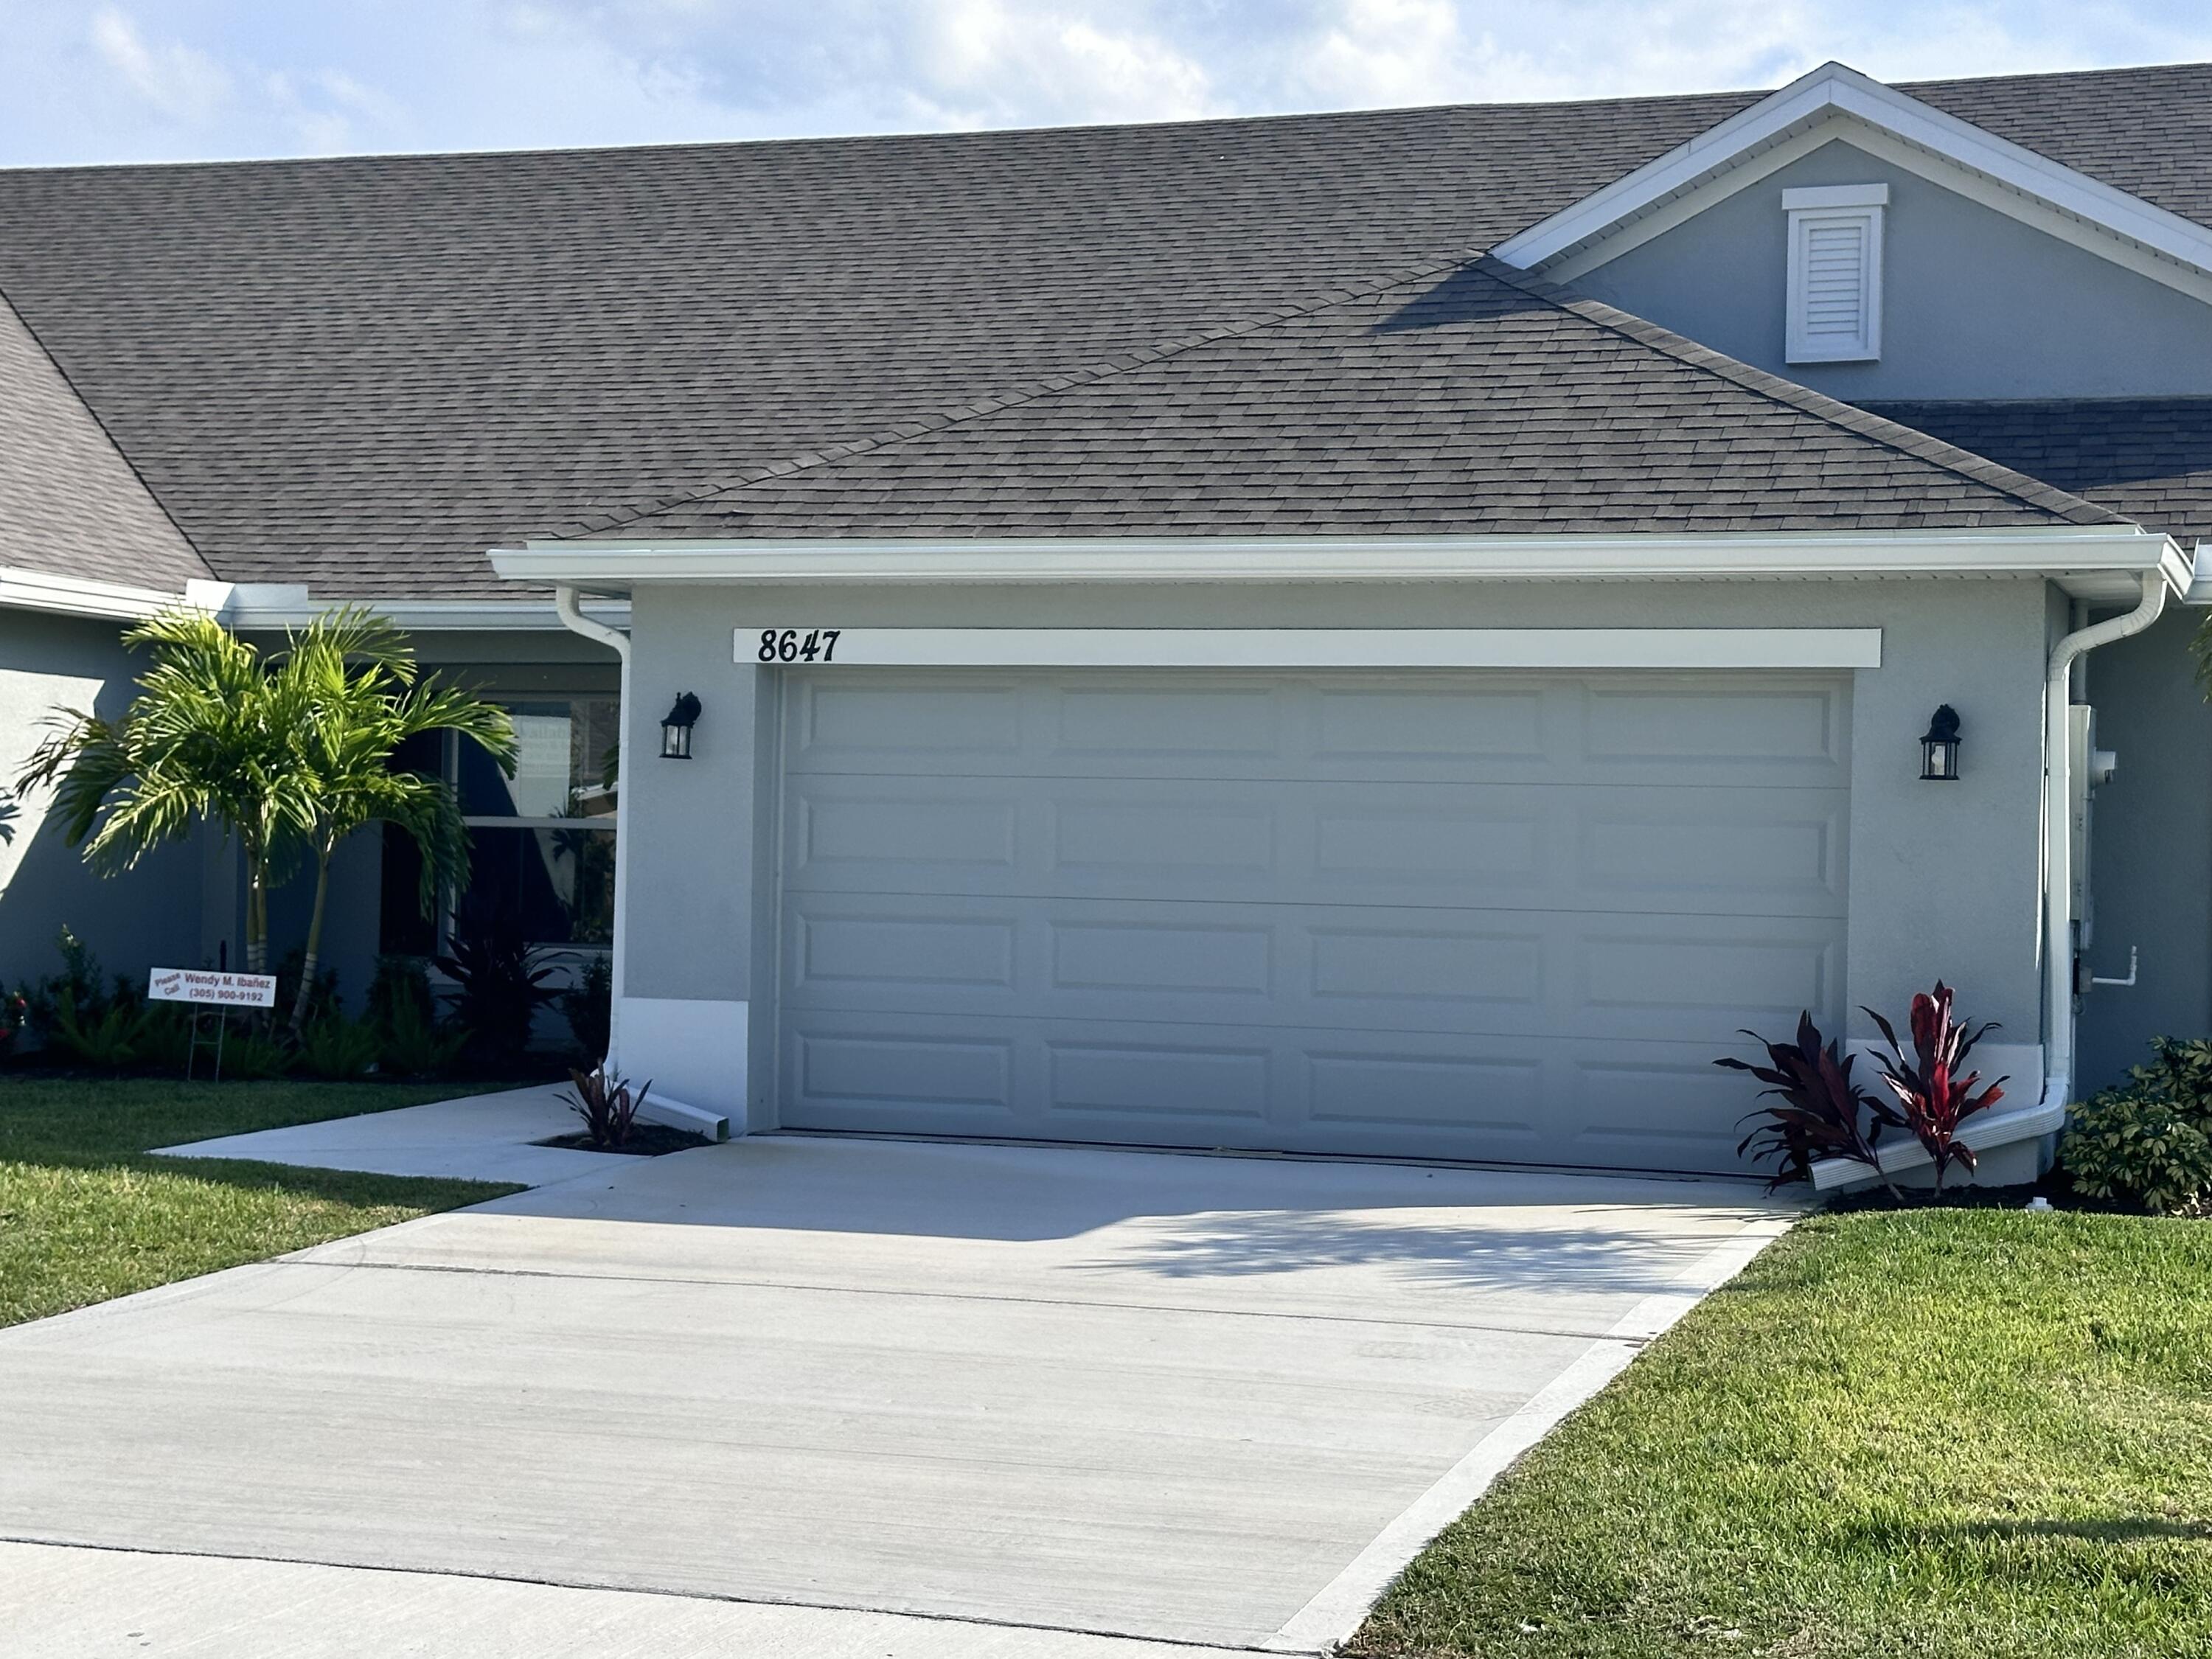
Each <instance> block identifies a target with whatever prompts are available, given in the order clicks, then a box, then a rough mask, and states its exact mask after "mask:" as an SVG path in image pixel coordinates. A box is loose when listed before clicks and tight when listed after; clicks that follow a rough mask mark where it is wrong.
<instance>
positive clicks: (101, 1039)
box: [46, 985, 155, 1072]
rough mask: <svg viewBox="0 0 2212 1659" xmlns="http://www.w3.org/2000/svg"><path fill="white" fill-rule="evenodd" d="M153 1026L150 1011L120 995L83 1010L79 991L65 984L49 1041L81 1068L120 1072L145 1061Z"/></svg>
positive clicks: (55, 1000)
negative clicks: (78, 1000)
mask: <svg viewBox="0 0 2212 1659" xmlns="http://www.w3.org/2000/svg"><path fill="white" fill-rule="evenodd" d="M154 1023H155V1017H154V1014H153V1013H152V1012H151V1011H149V1009H147V1008H145V1007H143V1006H141V1005H139V1004H137V1003H136V1002H133V1001H131V1000H127V999H125V998H123V997H119V996H118V997H116V998H114V999H113V1000H110V1001H106V1002H104V1003H100V1004H98V1005H95V1010H82V1009H80V1008H79V1007H78V1006H77V1000H76V991H75V990H74V989H72V988H71V987H69V986H67V985H64V986H63V987H61V989H60V990H59V992H58V993H57V994H56V995H55V998H54V1011H53V1028H52V1030H50V1031H49V1032H48V1033H47V1034H46V1040H47V1042H50V1043H51V1044H52V1046H53V1047H54V1048H58V1049H59V1050H60V1051H61V1052H62V1053H63V1054H66V1055H68V1056H69V1057H70V1059H71V1060H76V1061H77V1062H78V1063H79V1064H80V1065H84V1066H92V1067H94V1068H95V1069H96V1070H99V1071H103V1072H114V1071H120V1070H122V1069H123V1068H124V1067H125V1066H135V1065H137V1064H138V1063H139V1062H140V1061H141V1060H143V1059H144V1058H145V1052H144V1051H145V1049H146V1047H147V1039H148V1037H149V1036H150V1035H151V1028H152V1027H153V1024H154Z"/></svg>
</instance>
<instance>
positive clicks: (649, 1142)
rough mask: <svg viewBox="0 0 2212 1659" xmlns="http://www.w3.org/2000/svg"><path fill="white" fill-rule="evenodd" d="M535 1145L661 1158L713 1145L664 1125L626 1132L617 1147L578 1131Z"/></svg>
mask: <svg viewBox="0 0 2212 1659" xmlns="http://www.w3.org/2000/svg"><path fill="white" fill-rule="evenodd" d="M533 1144H534V1145H536V1146H564V1147H567V1148H568V1150H570V1151H571V1152H612V1153H614V1154H615V1155H616V1156H617V1157H620V1158H665V1156H667V1154H669V1153H670V1152H690V1151H691V1150H692V1148H694V1147H696V1146H713V1145H714V1142H713V1141H711V1140H709V1139H707V1137H706V1136H704V1135H702V1134H694V1133H692V1132H691V1131H690V1130H689V1129H677V1128H671V1127H670V1126H669V1125H667V1124H665V1123H641V1124H638V1125H637V1126H636V1127H635V1128H633V1129H631V1131H630V1132H629V1139H627V1140H625V1141H623V1144H622V1145H621V1146H595V1145H593V1144H592V1138H591V1137H590V1136H589V1135H587V1134H586V1133H583V1132H582V1131H581V1130H579V1131H578V1132H577V1133H574V1134H572V1135H556V1136H554V1137H553V1139H550V1140H540V1141H537V1142H534V1143H533Z"/></svg>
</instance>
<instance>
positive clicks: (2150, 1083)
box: [2128, 1036, 2212, 1135]
mask: <svg viewBox="0 0 2212 1659" xmlns="http://www.w3.org/2000/svg"><path fill="white" fill-rule="evenodd" d="M2150 1048H2151V1062H2150V1064H2149V1065H2148V1066H2131V1067H2130V1069H2129V1072H2128V1079H2129V1082H2130V1084H2132V1085H2136V1087H2137V1088H2138V1089H2140V1090H2142V1091H2147V1092H2148V1093H2150V1094H2152V1095H2154V1096H2156V1097H2158V1098H2159V1099H2160V1100H2168V1101H2171V1102H2172V1103H2174V1104H2175V1105H2176V1106H2179V1108H2180V1109H2182V1111H2183V1112H2184V1113H2185V1115H2187V1116H2188V1118H2189V1121H2191V1122H2192V1123H2194V1124H2195V1125H2196V1126H2197V1127H2198V1128H2200V1129H2202V1130H2203V1131H2204V1132H2205V1133H2207V1134H2208V1135H2212V1042H2208V1041H2203V1040H2201V1039H2200V1040H2199V1041H2197V1042H2177V1041H2175V1040H2174V1039H2173V1038H2172V1037H2164V1036H2161V1037H2153V1038H2152V1039H2151V1040H2150Z"/></svg>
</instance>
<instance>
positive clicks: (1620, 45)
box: [0, 0, 2212, 164]
mask: <svg viewBox="0 0 2212 1659" xmlns="http://www.w3.org/2000/svg"><path fill="white" fill-rule="evenodd" d="M1825 58H1841V59H1843V60H1844V62H1846V63H1849V64H1854V65H1856V66H1857V67H1858V68H1860V69H1863V70H1866V71H1868V72H1869V74H1872V75H1875V76H1881V77H1882V78H1883V79H1887V80H1898V79H1906V78H1911V77H1913V76H1939V75H1993V74H2002V73H2005V72H2008V71H2013V70H2042V69H2077V68H2091V67H2095V66H2098V65H2100V64H2138V63H2160V62H2178V61H2185V60H2192V59H2203V58H2212V8H2208V7H2206V6H2204V5H2203V4H2202V3H2151V0H2142V3H2111V4H2097V3H2086V4H2085V3H2064V0H2053V3H2039V0H2024V3H1988V4H1948V3H1942V0H1923V3H1912V0H1857V3H1851V0H1508V3H1495V0H381V3H369V0H0V164H24V163H51V162H68V161H149V160H185V159H195V158H204V157H212V156H240V155H319V154H332V153H340V152H355V151H376V150H421V149H511V148H518V147H533V146H540V145H562V144H602V143H653V142H665V141H671V140H683V139H699V138H746V137H794V136H806V135H814V134H820V133H840V132H883V131H922V130H931V129H943V128H970V127H1004V126H1030V125H1054V124H1061V123H1068V122H1083V121H1111V120H1164V119H1174V118H1181V117H1188V116H1195V115H1210V114H1261V113H1270V112H1279V111H1285V110H1306V109H1347V108H1356V107H1379V106H1392V105H1407V104H1422V103H1437V102H1447V101H1457V100H1490V99H1533V98H1560V97H1589V96H1599V95H1610V94H1629V93H1650V92H1680V91H1699V90H1710V89H1713V88H1725V87H1745V86H1753V87H1756V86H1771V85H1776V84H1778V83H1779V82H1782V81H1784V80H1786V79H1788V78H1789V77H1790V76H1793V75H1796V74H1797V73H1799V72H1800V71H1802V70H1805V69H1808V68H1810V67H1811V66H1812V65H1814V64H1818V63H1820V62H1821V61H1822V60H1823V59H1825Z"/></svg>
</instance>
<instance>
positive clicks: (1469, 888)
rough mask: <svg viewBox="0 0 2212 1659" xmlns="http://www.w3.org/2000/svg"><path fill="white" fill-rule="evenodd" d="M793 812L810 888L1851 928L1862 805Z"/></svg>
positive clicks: (1055, 786) (1395, 789)
mask: <svg viewBox="0 0 2212 1659" xmlns="http://www.w3.org/2000/svg"><path fill="white" fill-rule="evenodd" d="M1380 784H1387V785H1389V786H1391V787H1388V788H1381V787H1377V786H1378V785H1380ZM785 801H786V812H787V825H786V833H785V849H786V851H785V871H786V879H787V881H788V882H789V883H790V884H792V885H793V886H795V887H798V888H800V889H802V890H819V891H846V892H901V893H927V892H941V891H945V890H960V891H963V892H973V893H979V894H982V893H1000V894H1006V895H1008V896H1024V897H1042V896H1048V895H1066V896H1079V897H1090V898H1157V897H1164V896H1187V897H1189V898H1194V899H1241V900H1247V901H1250V902H1256V903H1291V904H1314V903H1354V904H1383V905H1407V906H1415V907H1419V908H1428V907H1431V906H1444V907H1448V908H1462V907H1465V906H1468V905H1482V906H1504V907H1507V908H1534V909H1547V908H1559V907H1569V908H1583V909H1679V908H1685V906H1687V907H1688V908H1694V909H1697V910H1700V911H1703V910H1707V909H1716V908H1717V909H1729V910H1735V911H1739V912H1741V913H1744V914H1747V915H1838V914H1840V912H1841V910H1842V908H1843V893H1844V873H1845V872H1844V856H1843V854H1844V829H1845V825H1846V823H1847V820H1848V817H1849V813H1850V797H1849V795H1848V793H1846V792H1845V791H1844V790H1842V789H1837V788H1820V789H1814V788H1807V789H1760V788H1754V787H1746V786H1743V785H1741V784H1737V785H1729V786H1727V787H1721V786H1708V787H1655V786H1651V785H1632V784H1621V785H1606V784H1583V785H1543V784H1525V783H1522V784H1458V783H1421V784H1408V783H1405V782H1402V781H1395V780H1371V781H1363V782H1356V783H1355V782H1350V781H1343V782H1322V783H1297V782H1295V781H1288V780H1267V781H1260V780H1249V781H1234V782H1225V781H1205V780H1198V779H1181V778H1170V779H1162V778H1144V779H1136V778H1132V779H1124V780H1119V781H1110V782H1101V781H1097V780H1094V779H1087V778H1084V779H1073V778H1059V777H1029V778H1008V777H992V776H986V777H975V778H953V777H948V776H945V775H943V774H932V775H915V776H908V777H891V776H885V775H878V776H875V777H868V778H858V777H850V776H843V775H833V776H829V777H808V776H804V775H793V776H792V777H791V778H790V779H789V780H788V781H787V786H786V792H785Z"/></svg>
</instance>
